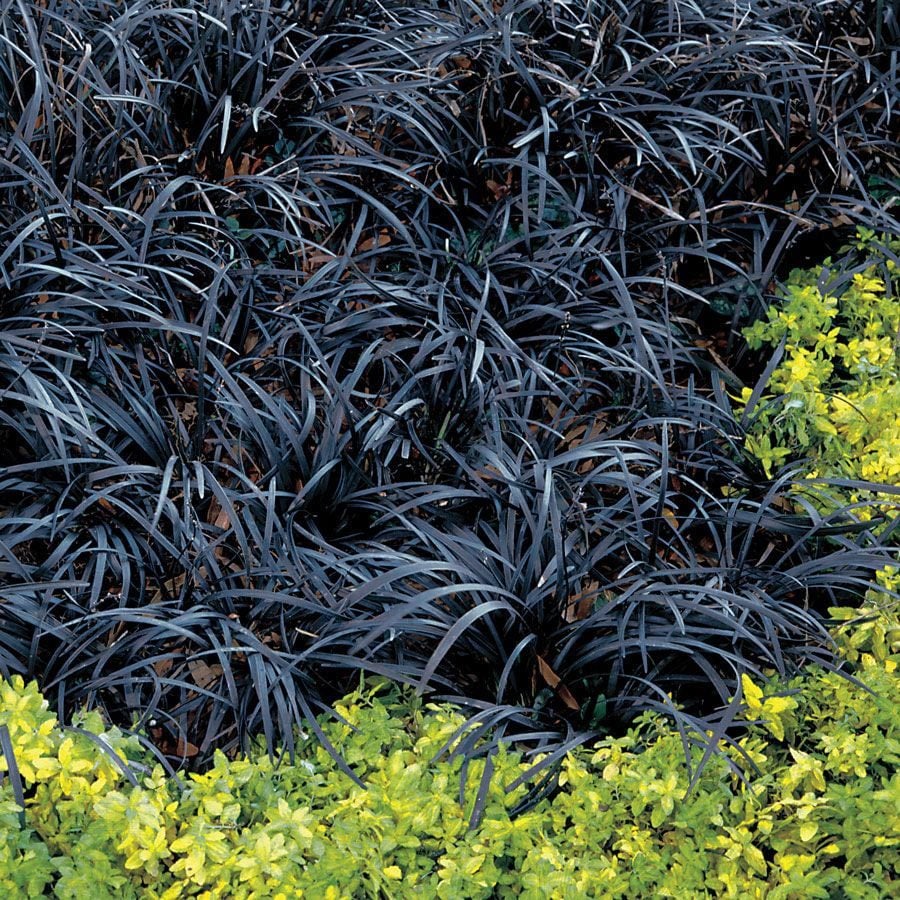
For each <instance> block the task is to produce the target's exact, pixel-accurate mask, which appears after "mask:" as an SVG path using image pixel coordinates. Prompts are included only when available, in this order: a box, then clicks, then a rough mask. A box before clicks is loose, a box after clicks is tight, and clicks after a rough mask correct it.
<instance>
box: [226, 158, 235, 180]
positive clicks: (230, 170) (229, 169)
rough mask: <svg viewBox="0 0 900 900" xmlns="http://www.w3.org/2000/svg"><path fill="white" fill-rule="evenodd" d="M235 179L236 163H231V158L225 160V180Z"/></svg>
mask: <svg viewBox="0 0 900 900" xmlns="http://www.w3.org/2000/svg"><path fill="white" fill-rule="evenodd" d="M232 178H234V163H233V162H232V161H231V157H230V156H229V157H228V159H226V160H225V180H226V181H231V179H232Z"/></svg>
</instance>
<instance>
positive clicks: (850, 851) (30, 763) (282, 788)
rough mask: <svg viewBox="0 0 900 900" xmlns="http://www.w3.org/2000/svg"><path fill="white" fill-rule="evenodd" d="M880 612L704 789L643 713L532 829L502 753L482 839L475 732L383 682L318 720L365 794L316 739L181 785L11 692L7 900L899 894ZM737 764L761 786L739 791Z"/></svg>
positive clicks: (92, 719) (843, 630) (896, 729)
mask: <svg viewBox="0 0 900 900" xmlns="http://www.w3.org/2000/svg"><path fill="white" fill-rule="evenodd" d="M896 580H897V576H896V573H892V572H887V573H885V574H884V575H883V576H882V581H883V583H884V584H885V585H886V586H896V584H895V582H896ZM884 599H886V595H883V594H882V592H881V591H880V590H879V589H874V590H873V591H871V592H870V596H869V598H868V606H869V608H870V610H871V612H870V615H869V616H868V618H867V620H866V621H865V622H862V623H861V622H859V621H853V622H850V623H847V624H845V625H841V626H839V627H838V628H837V629H836V631H835V636H836V639H837V642H838V646H839V649H840V652H841V654H842V655H843V657H844V658H845V660H846V665H847V666H848V667H849V669H850V671H852V673H853V676H854V678H855V679H856V680H857V681H856V682H854V681H853V680H852V679H848V678H845V677H843V676H842V675H840V674H837V673H835V672H827V671H824V670H820V669H812V670H810V671H809V672H808V673H807V674H806V675H804V676H801V677H799V678H795V679H793V680H791V681H789V682H784V683H779V682H778V681H776V680H774V679H773V680H770V681H768V682H762V681H759V682H755V681H753V680H751V679H749V678H748V677H746V676H745V677H744V683H743V693H744V706H743V709H744V717H745V719H746V727H745V729H744V732H743V734H742V735H741V736H740V737H739V738H738V740H737V742H736V743H735V745H734V746H732V747H730V748H729V749H728V750H727V751H726V753H725V754H723V755H722V756H717V757H715V758H713V759H712V760H711V761H710V762H709V764H708V765H707V766H706V767H705V768H704V769H703V770H702V771H701V773H700V775H699V778H698V780H697V782H696V784H695V785H694V787H693V790H690V791H689V781H690V775H689V772H688V769H687V768H686V767H685V765H684V750H683V746H682V740H681V737H680V735H679V734H678V732H677V730H675V729H674V728H673V727H672V726H671V725H670V724H668V723H667V722H666V721H664V720H662V719H660V718H654V717H652V716H651V715H650V714H647V715H645V716H644V717H642V718H641V719H640V720H639V721H638V722H637V723H636V724H635V726H634V728H633V729H631V730H630V731H629V732H628V733H627V734H626V735H624V736H622V737H618V738H608V739H604V740H601V741H600V742H598V743H596V744H595V745H594V746H592V747H583V748H580V749H578V750H577V751H575V752H572V753H570V754H569V755H568V756H567V757H566V758H565V760H564V762H563V766H562V769H561V773H560V779H559V780H560V786H561V789H560V790H559V792H558V793H557V794H556V795H555V796H553V797H552V798H550V799H544V800H542V801H541V803H540V804H539V805H538V806H536V807H535V808H533V809H531V810H529V811H528V812H525V813H523V814H520V815H517V816H511V815H510V813H511V811H512V810H513V809H514V807H515V806H516V803H517V801H518V800H519V799H520V796H521V793H522V791H523V790H524V788H523V787H521V786H519V787H516V784H517V781H518V780H519V779H520V778H521V776H522V775H523V774H524V773H525V772H526V771H527V769H528V767H529V765H530V764H531V763H532V762H533V760H529V761H526V760H525V759H524V758H523V756H522V755H521V754H520V753H518V752H517V751H516V750H514V749H512V748H509V747H505V746H501V749H500V751H499V753H498V754H497V755H496V756H495V757H494V764H495V766H496V772H495V777H494V778H493V779H492V780H491V782H490V786H489V788H488V798H487V804H486V808H485V815H484V816H483V818H482V819H481V821H480V823H479V824H478V825H477V826H476V827H474V828H470V827H469V824H470V822H469V812H470V810H471V806H472V803H473V800H474V794H475V791H476V789H477V785H478V782H479V780H480V778H479V776H480V775H481V772H482V767H483V765H484V763H483V761H478V760H476V761H474V762H472V763H471V764H470V766H469V773H468V775H467V778H466V783H467V785H468V789H467V791H466V793H465V798H464V801H465V802H464V803H462V804H460V802H459V798H458V796H457V791H456V790H455V787H456V785H457V784H458V782H459V778H460V767H461V765H462V763H461V761H460V759H459V758H454V757H453V756H452V754H450V755H449V756H448V755H447V754H446V753H445V754H443V755H442V754H441V751H442V749H444V748H445V747H446V746H447V745H448V743H452V742H453V741H454V739H455V738H457V737H458V736H459V730H460V727H461V725H462V724H463V723H464V721H465V720H464V718H463V717H462V716H461V715H460V714H459V713H458V712H457V711H455V710H454V709H453V708H452V707H450V706H446V705H443V706H439V705H432V704H423V703H422V701H421V700H420V699H417V698H416V697H415V696H414V695H412V694H411V693H409V692H406V691H404V690H401V689H399V688H397V687H395V686H391V685H390V684H388V683H386V682H381V683H372V682H369V683H367V684H363V685H361V686H360V689H359V690H358V691H356V692H355V693H353V694H352V695H350V696H348V697H346V698H345V700H344V701H343V702H342V703H340V704H338V705H337V712H338V714H339V715H340V717H341V718H340V720H337V719H330V720H326V719H324V718H323V719H322V721H321V724H322V727H323V728H324V729H325V732H326V734H327V736H328V738H329V740H331V741H332V742H333V743H334V745H335V747H336V748H337V749H338V750H340V752H341V753H342V754H343V756H344V758H345V759H346V760H347V761H348V762H349V763H350V764H351V765H352V766H353V767H354V769H355V770H356V772H357V773H358V774H359V776H360V777H361V779H362V780H363V781H364V783H365V785H366V787H365V788H362V787H359V786H357V785H355V784H354V783H353V782H352V781H351V780H350V779H349V778H347V777H346V775H345V774H344V773H342V772H341V771H340V770H339V769H338V768H337V766H336V764H335V761H334V758H333V756H332V755H331V754H329V753H328V752H327V751H326V750H325V749H324V748H323V746H322V744H321V743H320V742H319V741H317V740H313V739H308V738H303V737H302V736H301V740H300V742H299V752H298V755H297V756H296V757H295V759H294V761H293V762H290V761H288V760H287V759H280V760H277V759H276V760H275V761H273V759H272V758H271V757H270V755H269V754H267V753H266V752H265V749H264V748H263V747H262V746H259V747H258V748H257V749H256V750H255V752H253V753H252V754H251V755H250V756H249V757H247V758H240V759H233V760H231V759H228V758H226V757H225V756H224V755H223V754H221V753H217V754H216V757H215V761H214V765H213V766H212V767H211V768H210V769H209V770H208V771H206V772H204V773H202V774H191V775H188V776H186V778H185V779H184V782H183V783H179V782H177V781H176V780H175V779H172V778H171V777H169V776H167V775H166V774H165V773H164V772H163V770H162V768H161V767H159V766H158V765H153V759H152V757H147V756H146V755H145V754H144V752H143V751H142V747H141V744H140V743H139V742H138V741H137V740H136V739H135V738H134V737H130V736H126V735H125V734H124V733H122V732H121V731H119V730H118V729H116V728H110V727H107V726H106V725H105V724H104V722H103V721H102V719H101V717H100V716H99V714H97V713H96V712H90V713H87V712H86V713H84V714H83V715H82V716H81V717H80V718H79V720H78V724H77V727H76V728H64V727H61V726H60V725H59V724H58V722H57V719H56V717H55V716H54V714H53V713H52V712H51V711H50V710H49V708H48V703H47V701H46V700H45V699H44V698H43V697H42V695H41V694H40V693H39V691H38V689H37V687H36V685H35V684H34V683H29V684H26V683H25V682H24V681H23V680H22V679H21V678H19V677H14V678H12V679H11V680H9V681H5V682H3V683H2V684H0V728H2V729H5V732H6V734H5V735H3V736H4V739H5V741H6V743H7V746H8V748H9V749H10V750H11V753H8V754H6V756H5V757H4V759H3V761H2V762H0V769H2V770H3V771H4V772H5V773H7V777H5V778H4V780H3V782H2V785H0V894H2V896H5V897H37V896H46V895H48V894H49V895H51V896H55V897H65V898H82V897H92V898H101V897H121V898H129V897H148V898H172V900H174V898H178V897H203V898H213V897H223V898H225V897H228V898H232V897H234V898H263V897H273V898H292V897H304V896H306V897H316V898H320V897H325V898H329V900H337V898H350V897H385V898H387V897H396V898H400V897H447V898H453V897H496V896H500V897H506V896H520V897H533V898H537V897H588V896H597V897H651V896H660V897H688V896H691V897H693V896H716V897H740V898H744V897H767V898H809V897H853V898H856V897H859V898H864V897H872V898H877V897H886V896H897V892H898V890H900V773H898V769H897V764H898V762H900V726H898V722H897V717H896V714H895V710H896V707H897V704H898V703H900V677H898V673H897V662H898V661H900V622H898V619H897V618H896V616H895V615H893V614H891V613H889V612H887V611H886V608H887V606H886V604H885V603H884V602H883V601H884ZM836 612H838V611H836ZM0 734H2V732H0ZM698 755H699V750H698V751H697V753H696V754H695V759H694V762H695V763H696V762H697V757H698ZM10 756H11V757H12V759H13V760H14V764H13V765H12V766H11V765H10V758H9V757H10ZM436 757H439V758H437V759H436ZM728 758H730V759H731V760H732V761H734V762H739V763H740V764H741V766H742V767H743V768H744V770H745V771H747V767H748V765H749V766H751V767H752V768H754V769H755V770H756V771H755V772H753V773H752V774H751V773H750V772H749V771H748V775H751V777H749V778H747V779H746V780H745V779H742V778H741V777H739V776H738V775H737V774H736V772H735V770H734V768H733V767H730V766H729V764H728ZM10 770H12V771H10ZM10 775H12V776H13V777H12V778H10V777H9V776H10ZM15 781H17V784H18V787H15V786H14V783H13V782H15ZM510 786H511V787H512V789H511V790H507V788H509V787H510ZM17 793H18V794H19V797H18V798H17V796H16V795H17ZM23 799H24V810H23V809H22V807H21V806H20V801H21V800H23Z"/></svg>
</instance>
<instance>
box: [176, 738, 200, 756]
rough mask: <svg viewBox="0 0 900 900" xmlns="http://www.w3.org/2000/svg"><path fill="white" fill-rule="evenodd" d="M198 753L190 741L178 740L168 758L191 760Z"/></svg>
mask: <svg viewBox="0 0 900 900" xmlns="http://www.w3.org/2000/svg"><path fill="white" fill-rule="evenodd" d="M199 752H200V748H199V747H198V746H197V745H196V744H192V743H191V742H190V741H185V740H183V739H182V738H178V740H177V741H176V743H175V752H174V753H172V754H170V756H180V757H181V758H182V759H191V758H192V757H194V756H196V755H197V754H198V753H199Z"/></svg>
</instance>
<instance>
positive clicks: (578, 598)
mask: <svg viewBox="0 0 900 900" xmlns="http://www.w3.org/2000/svg"><path fill="white" fill-rule="evenodd" d="M599 588H600V582H599V581H591V582H588V584H587V585H585V587H584V589H583V590H581V591H579V592H578V593H577V594H573V595H572V596H571V597H570V598H569V602H568V603H567V604H566V607H565V609H564V610H563V618H564V619H565V620H566V621H567V622H580V621H581V620H582V619H586V618H587V617H588V616H589V615H590V614H591V611H592V610H593V608H594V601H595V600H596V599H597V592H598V590H599Z"/></svg>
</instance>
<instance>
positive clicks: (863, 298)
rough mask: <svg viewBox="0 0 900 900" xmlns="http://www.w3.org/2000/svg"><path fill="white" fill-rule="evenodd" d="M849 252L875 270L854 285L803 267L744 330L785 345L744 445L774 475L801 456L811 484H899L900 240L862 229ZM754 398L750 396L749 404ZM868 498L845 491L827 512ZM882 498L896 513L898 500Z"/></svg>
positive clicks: (751, 338)
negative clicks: (898, 261)
mask: <svg viewBox="0 0 900 900" xmlns="http://www.w3.org/2000/svg"><path fill="white" fill-rule="evenodd" d="M851 249H852V250H853V251H854V252H855V253H858V254H859V256H860V258H861V259H862V260H865V261H866V262H867V263H868V264H869V265H868V266H867V268H865V269H864V270H863V271H860V272H857V273H856V274H854V275H853V276H852V278H851V279H850V280H849V282H847V283H846V285H844V286H843V287H842V288H840V289H838V288H837V287H836V284H837V282H836V276H835V275H833V274H832V275H830V276H829V275H827V274H824V275H823V272H824V269H823V267H822V266H818V267H815V268H812V269H796V270H794V271H793V272H791V273H790V277H789V278H788V281H787V284H786V286H785V289H784V292H783V297H782V299H781V302H779V303H776V304H773V306H771V307H770V308H769V310H768V313H767V316H766V318H765V319H763V320H760V321H759V322H756V323H755V324H753V325H751V326H750V327H749V328H747V329H745V330H744V336H745V337H746V339H747V342H748V344H749V345H750V347H752V348H754V349H759V348H760V347H762V346H763V345H766V344H768V345H771V346H776V345H778V344H779V343H780V342H781V341H782V340H783V341H784V342H785V347H784V358H783V359H782V361H781V362H780V363H779V365H778V366H777V367H776V368H775V370H774V372H773V373H772V376H771V378H770V379H769V383H768V385H767V388H766V390H767V393H765V394H764V395H763V396H762V397H761V398H760V402H759V404H758V405H757V406H756V407H755V409H754V410H753V419H752V424H751V427H750V429H749V432H748V434H747V438H746V446H747V449H748V450H749V451H750V452H751V453H752V454H753V455H755V456H756V457H757V458H758V459H759V460H760V462H761V463H762V465H763V467H764V468H765V470H766V473H767V474H769V475H772V473H773V471H774V469H775V468H777V466H779V465H781V464H782V463H783V462H785V461H787V460H789V459H792V458H793V459H801V460H803V461H804V462H805V464H806V467H807V475H808V476H809V477H821V478H846V479H855V480H863V481H870V482H876V483H879V484H887V485H900V266H897V265H896V263H895V262H894V261H893V260H892V259H890V257H889V254H888V253H887V252H886V250H888V251H890V252H892V253H893V254H895V255H896V254H897V253H898V252H900V239H888V238H887V237H886V236H882V237H881V238H879V239H877V240H876V236H875V235H874V233H873V232H871V231H868V230H865V229H861V230H860V232H859V234H858V239H857V241H856V245H855V247H854V248H851ZM885 272H886V273H887V281H888V282H889V284H888V283H886V281H885V275H884V273H885ZM751 395H752V390H751V389H750V388H745V389H744V391H743V394H742V396H741V404H742V405H744V406H745V405H746V404H747V402H748V401H749V400H750V397H751ZM865 499H868V497H867V496H866V495H865V494H860V492H837V493H836V495H835V497H834V502H826V506H835V505H836V506H842V505H844V504H845V503H847V502H857V501H860V500H865ZM879 499H882V500H884V501H885V502H884V505H883V506H882V509H883V510H884V511H886V512H888V513H889V514H891V515H895V514H896V510H897V508H898V498H897V497H895V496H891V495H888V494H885V493H882V494H881V496H880V498H879ZM860 515H861V517H863V518H866V517H868V516H869V515H871V510H870V509H863V510H861V511H860Z"/></svg>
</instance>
